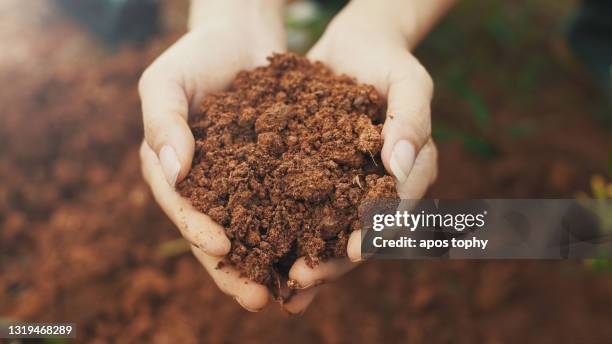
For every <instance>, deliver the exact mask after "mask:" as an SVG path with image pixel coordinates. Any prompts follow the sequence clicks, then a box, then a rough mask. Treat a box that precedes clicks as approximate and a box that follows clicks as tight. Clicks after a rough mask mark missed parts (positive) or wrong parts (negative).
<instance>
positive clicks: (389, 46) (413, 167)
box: [286, 5, 437, 312]
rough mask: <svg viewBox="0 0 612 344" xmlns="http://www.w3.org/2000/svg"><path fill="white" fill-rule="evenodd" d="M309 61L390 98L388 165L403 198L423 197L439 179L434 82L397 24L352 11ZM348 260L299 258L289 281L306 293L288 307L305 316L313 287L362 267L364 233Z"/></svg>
mask: <svg viewBox="0 0 612 344" xmlns="http://www.w3.org/2000/svg"><path fill="white" fill-rule="evenodd" d="M349 6H350V5H349ZM308 57H309V59H310V60H311V61H321V62H323V63H324V64H326V65H327V66H328V67H330V68H331V69H332V70H333V71H334V72H336V73H338V74H346V75H349V76H351V77H354V78H356V79H357V80H358V81H359V82H362V83H366V84H370V85H373V86H374V87H375V88H376V89H377V90H378V92H380V93H381V94H382V95H383V96H384V97H386V99H387V116H386V120H385V123H384V126H383V132H382V134H383V139H384V145H383V148H382V152H381V157H382V161H383V164H384V166H385V168H386V169H387V171H388V172H389V173H390V174H392V175H393V176H394V177H395V178H396V184H397V190H398V194H399V196H400V197H401V198H403V199H418V198H421V197H422V196H423V195H424V194H425V192H426V191H427V188H428V187H429V185H430V184H431V183H433V181H434V180H435V178H436V175H437V151H436V147H435V145H434V143H433V141H432V139H431V119H430V114H431V113H430V103H431V98H432V94H433V81H432V79H431V77H430V76H429V74H428V73H427V71H426V70H425V68H424V67H423V66H422V65H421V64H420V63H419V61H418V60H417V59H416V58H415V57H414V56H413V55H412V54H411V52H410V51H409V49H408V47H407V42H406V38H405V37H404V36H403V35H402V34H400V32H399V30H397V29H396V28H395V27H393V25H389V23H385V22H384V21H376V20H373V19H372V16H368V15H366V14H365V13H358V11H355V10H353V9H350V8H349V9H347V10H345V11H343V12H342V13H340V14H339V15H338V16H337V17H336V18H335V19H334V20H333V21H332V22H331V23H330V25H329V26H328V28H327V30H326V31H325V33H324V34H323V36H322V37H321V39H320V40H319V42H318V43H317V44H316V45H315V46H314V47H313V48H312V49H311V51H310V52H309V53H308ZM347 256H348V258H343V259H335V260H330V261H327V262H325V263H322V264H320V265H318V266H317V267H315V268H310V267H308V265H306V262H305V260H304V259H303V258H301V259H299V260H298V261H297V262H296V263H295V264H294V265H293V267H292V268H291V270H290V272H289V278H290V280H291V281H292V285H294V286H299V288H300V289H302V290H301V292H299V293H298V294H297V295H296V297H295V298H294V300H292V301H293V304H289V305H287V306H286V307H289V308H290V309H289V311H290V312H301V311H303V309H305V307H307V306H308V304H309V303H310V302H311V301H312V299H313V298H314V296H315V294H316V292H317V289H318V288H317V289H312V288H310V287H313V286H318V285H320V284H322V283H324V282H327V281H331V280H334V279H336V278H338V277H339V276H341V275H343V274H344V273H346V272H348V271H349V270H351V269H352V268H354V267H355V266H356V265H357V262H358V261H359V260H360V259H361V233H360V231H355V232H353V233H352V234H351V236H350V239H349V242H348V248H347Z"/></svg>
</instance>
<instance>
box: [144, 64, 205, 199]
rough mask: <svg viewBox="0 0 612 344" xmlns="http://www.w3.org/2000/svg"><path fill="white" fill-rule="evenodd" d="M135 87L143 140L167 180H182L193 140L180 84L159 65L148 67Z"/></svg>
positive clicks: (192, 146) (187, 102)
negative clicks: (153, 153) (137, 95)
mask: <svg viewBox="0 0 612 344" xmlns="http://www.w3.org/2000/svg"><path fill="white" fill-rule="evenodd" d="M138 91H139V93H140V100H141V103H142V115H143V123H144V131H145V140H146V142H147V144H148V145H149V147H151V149H153V151H154V152H155V153H156V154H157V156H158V158H159V161H160V163H161V166H162V170H163V172H164V176H165V178H166V180H167V181H168V184H170V185H171V186H173V187H174V185H175V184H176V183H177V182H178V181H181V180H182V179H183V178H185V176H187V174H188V173H189V170H190V168H191V160H192V158H193V153H194V145H195V141H194V138H193V134H192V133H191V130H190V129H189V125H188V124H187V115H188V113H189V101H188V99H187V96H186V95H185V91H184V90H183V87H181V85H180V83H179V82H178V81H177V80H175V79H174V78H172V77H170V76H168V73H163V72H162V71H160V70H159V68H157V69H155V68H151V67H149V69H147V70H146V71H145V72H144V74H143V75H142V77H141V79H140V82H139V85H138Z"/></svg>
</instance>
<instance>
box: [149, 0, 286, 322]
mask: <svg viewBox="0 0 612 344" xmlns="http://www.w3.org/2000/svg"><path fill="white" fill-rule="evenodd" d="M282 9H283V1H282V0H274V1H270V0H268V1H266V0H193V2H192V10H191V18H190V26H191V30H190V31H189V32H188V33H187V34H185V35H184V36H183V37H182V38H181V39H179V40H178V41H177V42H176V43H175V44H174V45H172V46H171V47H170V48H169V49H168V50H166V51H165V52H164V53H163V54H162V55H161V56H160V57H159V58H158V59H157V60H156V61H155V62H153V64H151V66H149V67H148V68H147V70H146V71H145V72H144V74H143V75H142V77H141V79H140V83H139V93H140V98H141V102H142V114H143V121H144V129H145V140H144V142H143V144H142V146H141V149H140V155H141V161H142V172H143V175H144V178H145V180H146V182H147V183H148V184H149V186H150V187H151V190H152V192H153V195H154V197H155V199H156V201H157V202H158V203H159V205H160V206H161V208H162V209H163V210H164V212H165V213H166V214H167V215H168V216H169V217H170V219H171V220H172V221H173V222H174V224H175V225H176V226H177V227H178V228H179V230H180V232H181V234H182V235H183V236H184V237H185V239H186V240H188V241H189V242H190V243H191V247H192V251H193V253H194V254H195V256H196V257H197V258H198V259H199V261H200V262H201V263H202V265H204V267H205V268H206V270H207V271H208V273H209V274H210V275H211V276H212V278H213V279H214V281H215V283H216V284H217V285H218V286H219V288H220V289H221V290H222V291H223V292H225V293H227V294H229V295H231V296H233V297H234V298H235V299H236V301H238V303H239V304H240V305H242V306H243V307H244V308H246V309H247V310H251V311H257V310H260V309H261V308H263V307H264V306H265V305H266V303H267V302H268V299H269V293H268V290H267V288H266V287H265V286H262V285H259V284H256V283H254V282H252V281H250V280H248V279H247V278H245V277H240V274H239V272H238V271H237V270H236V269H234V268H232V267H231V266H228V265H225V266H224V267H221V268H218V263H219V261H221V260H222V259H223V258H222V257H223V256H224V255H226V254H227V253H228V252H229V250H230V241H229V240H228V238H227V237H226V236H225V231H224V229H223V227H222V226H220V225H218V224H216V223H215V222H214V221H213V220H212V219H210V217H208V216H206V215H204V214H202V213H200V212H199V211H197V210H196V209H195V208H193V207H192V206H191V204H190V203H189V201H188V200H186V199H184V198H182V197H181V196H180V195H179V194H178V193H177V192H176V191H175V189H174V186H175V184H176V183H177V182H179V181H181V180H182V179H184V178H185V177H186V176H187V174H188V173H189V170H190V168H191V160H192V157H193V154H194V145H195V141H194V138H193V135H192V133H191V130H190V129H189V125H188V123H187V117H188V115H189V113H190V112H194V111H197V110H198V106H199V104H200V103H201V102H202V99H203V97H204V96H205V95H206V94H208V93H210V92H215V91H221V90H223V89H225V88H226V87H227V86H229V84H230V82H231V81H232V80H233V79H234V77H235V76H236V74H237V73H238V72H239V71H241V70H244V69H252V68H254V67H256V66H260V65H264V64H265V63H266V57H268V56H270V55H271V54H272V53H273V52H282V51H284V50H285V35H284V28H283V19H282Z"/></svg>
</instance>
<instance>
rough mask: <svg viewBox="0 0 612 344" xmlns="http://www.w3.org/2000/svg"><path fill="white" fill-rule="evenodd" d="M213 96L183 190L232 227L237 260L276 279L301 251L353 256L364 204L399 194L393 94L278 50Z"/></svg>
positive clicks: (251, 273) (196, 125) (251, 272)
mask: <svg viewBox="0 0 612 344" xmlns="http://www.w3.org/2000/svg"><path fill="white" fill-rule="evenodd" d="M269 61H270V64H269V65H268V66H266V67H260V68H257V69H255V70H252V71H244V72H241V73H239V74H238V76H237V77H236V79H235V80H234V82H233V84H232V86H231V87H230V89H229V90H228V91H226V92H220V93H215V94H211V95H209V96H207V97H206V98H205V99H204V101H203V103H202V106H201V114H199V115H197V116H194V117H193V119H192V121H191V124H190V125H191V128H192V131H193V133H194V136H195V138H196V153H195V158H194V160H193V166H192V169H191V172H190V173H189V175H188V176H187V178H186V179H185V180H184V181H183V182H182V183H180V184H179V185H178V189H179V190H180V193H181V194H182V195H183V196H185V197H188V198H190V199H191V202H192V204H193V205H194V206H195V207H196V208H197V209H199V210H201V211H202V212H204V213H207V214H209V215H210V216H211V217H212V218H213V219H214V220H215V221H216V222H218V223H220V224H222V225H223V226H225V228H226V233H227V235H228V237H229V238H230V240H231V242H232V247H231V251H230V253H229V262H230V263H231V264H233V265H235V266H236V267H237V268H238V269H239V270H240V271H241V272H242V273H243V274H245V275H247V276H248V277H249V278H250V279H252V280H254V281H256V282H258V283H262V284H265V285H268V286H269V287H274V286H277V285H279V281H280V280H281V279H282V277H286V274H287V272H288V268H290V266H291V264H292V263H293V262H294V261H295V260H296V259H297V258H298V257H301V256H305V257H306V261H307V263H308V264H309V265H310V266H315V265H316V264H317V263H318V262H319V261H321V260H325V259H328V258H334V257H344V256H346V246H347V242H348V238H349V235H350V233H351V232H352V231H353V230H355V229H358V228H359V223H358V212H357V209H358V207H359V204H360V203H361V202H362V201H364V200H367V199H374V198H395V197H397V196H396V191H395V182H394V179H393V178H392V177H391V176H388V175H386V174H385V171H384V168H383V165H382V162H381V160H380V154H379V153H380V150H381V147H382V137H381V129H382V124H380V123H381V119H382V118H383V117H384V110H385V102H384V100H383V99H382V97H381V96H380V95H379V94H378V93H377V92H376V90H375V89H374V88H373V87H372V86H367V85H360V84H358V83H356V82H355V81H354V80H353V79H351V78H349V77H347V76H337V75H334V74H333V73H332V72H331V71H330V70H328V69H327V68H326V67H325V66H323V65H322V64H321V63H310V62H309V61H308V60H306V59H305V58H301V57H298V56H297V55H294V54H282V55H280V54H278V55H274V56H272V57H270V58H269Z"/></svg>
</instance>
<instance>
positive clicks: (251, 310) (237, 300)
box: [234, 296, 261, 313]
mask: <svg viewBox="0 0 612 344" xmlns="http://www.w3.org/2000/svg"><path fill="white" fill-rule="evenodd" d="M234 300H236V302H238V304H239V305H240V307H242V308H244V309H246V310H247V311H249V312H251V313H257V312H259V311H260V310H261V309H253V308H249V307H247V306H245V305H244V303H242V300H240V298H239V297H238V296H234Z"/></svg>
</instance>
